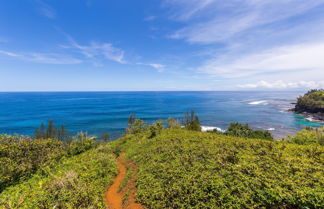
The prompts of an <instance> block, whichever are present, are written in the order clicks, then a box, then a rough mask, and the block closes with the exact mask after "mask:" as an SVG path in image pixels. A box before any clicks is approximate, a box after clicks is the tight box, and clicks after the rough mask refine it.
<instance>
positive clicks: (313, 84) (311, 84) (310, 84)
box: [237, 80, 324, 89]
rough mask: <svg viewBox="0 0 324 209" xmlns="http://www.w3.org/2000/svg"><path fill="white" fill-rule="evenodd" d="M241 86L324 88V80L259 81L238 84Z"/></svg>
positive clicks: (251, 87)
mask: <svg viewBox="0 0 324 209" xmlns="http://www.w3.org/2000/svg"><path fill="white" fill-rule="evenodd" d="M237 87H239V88H243V89H257V88H265V89H293V88H302V89H317V88H324V81H299V82H284V81H282V80H279V81H274V82H267V81H259V82H257V83H250V84H241V85H237Z"/></svg>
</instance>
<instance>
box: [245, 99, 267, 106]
mask: <svg viewBox="0 0 324 209" xmlns="http://www.w3.org/2000/svg"><path fill="white" fill-rule="evenodd" d="M248 104H249V105H267V104H268V101H267V100H259V101H253V102H249V103H248Z"/></svg>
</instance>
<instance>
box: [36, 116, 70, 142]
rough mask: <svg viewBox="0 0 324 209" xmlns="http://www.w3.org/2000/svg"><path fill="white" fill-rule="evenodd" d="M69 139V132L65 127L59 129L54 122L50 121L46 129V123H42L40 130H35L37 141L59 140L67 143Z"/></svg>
mask: <svg viewBox="0 0 324 209" xmlns="http://www.w3.org/2000/svg"><path fill="white" fill-rule="evenodd" d="M68 137H69V133H68V131H67V130H66V129H65V127H64V125H61V128H58V127H57V126H56V125H55V124H54V123H53V121H52V120H49V121H48V124H47V126H46V127H45V125H44V123H41V124H40V126H39V128H36V129H35V134H34V138H36V139H58V140H60V141H65V140H67V139H68Z"/></svg>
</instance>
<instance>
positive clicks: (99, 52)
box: [61, 34, 126, 64]
mask: <svg viewBox="0 0 324 209" xmlns="http://www.w3.org/2000/svg"><path fill="white" fill-rule="evenodd" d="M65 35H66V37H67V39H68V41H69V45H62V46H61V47H62V48H65V49H74V50H77V52H78V53H80V54H82V55H84V56H85V57H86V58H88V59H94V60H97V59H101V58H104V59H107V60H110V61H114V62H118V63H121V64H126V60H125V58H124V51H123V50H121V49H119V48H116V47H114V46H113V45H112V44H111V43H97V42H91V43H90V44H89V45H81V44H79V43H78V42H76V41H75V40H74V39H73V38H72V37H71V36H69V35H67V34H65ZM97 62H98V60H97Z"/></svg>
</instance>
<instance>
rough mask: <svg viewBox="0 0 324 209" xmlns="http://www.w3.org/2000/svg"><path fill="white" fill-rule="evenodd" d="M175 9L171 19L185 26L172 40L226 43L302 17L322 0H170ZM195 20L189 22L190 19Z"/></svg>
mask: <svg viewBox="0 0 324 209" xmlns="http://www.w3.org/2000/svg"><path fill="white" fill-rule="evenodd" d="M167 3H168V4H169V5H170V6H172V8H173V9H174V8H178V10H177V11H180V12H175V14H174V15H173V16H175V17H177V18H176V20H178V21H184V22H185V23H186V24H187V26H185V27H183V28H181V29H179V30H177V31H176V32H175V33H173V34H171V35H170V37H171V38H175V39H184V40H186V41H188V42H190V43H204V44H206V43H213V42H220V41H225V40H228V39H230V38H232V37H234V36H237V35H239V34H240V33H243V32H245V31H247V30H251V29H253V28H258V27H261V26H267V25H270V24H273V23H276V22H278V21H283V20H285V19H288V18H291V17H294V16H296V15H300V14H303V13H305V12H307V11H308V10H310V9H313V8H316V7H318V6H320V5H323V4H324V1H323V0H308V1H304V0H289V1H282V0H262V1H258V0H235V1H234V0H229V1H226V2H225V1H220V0H187V1H185V0H170V1H167ZM192 19H193V20H194V21H190V20H192Z"/></svg>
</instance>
